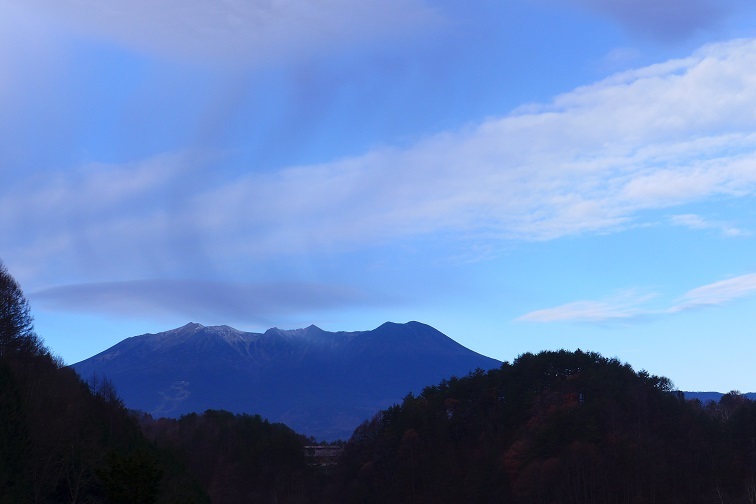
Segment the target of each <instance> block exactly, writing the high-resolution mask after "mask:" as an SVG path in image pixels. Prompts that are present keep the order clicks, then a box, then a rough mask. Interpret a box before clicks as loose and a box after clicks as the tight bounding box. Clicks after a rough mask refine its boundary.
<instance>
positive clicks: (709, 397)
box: [683, 392, 756, 404]
mask: <svg viewBox="0 0 756 504" xmlns="http://www.w3.org/2000/svg"><path fill="white" fill-rule="evenodd" d="M683 394H684V395H685V399H687V400H691V399H698V400H699V401H701V402H702V403H704V404H706V403H707V402H709V401H714V402H715V403H718V402H719V400H720V399H722V397H723V396H724V395H725V394H724V393H723V392H683ZM743 395H744V396H745V397H746V398H748V399H750V400H751V401H756V392H748V393H745V394H743Z"/></svg>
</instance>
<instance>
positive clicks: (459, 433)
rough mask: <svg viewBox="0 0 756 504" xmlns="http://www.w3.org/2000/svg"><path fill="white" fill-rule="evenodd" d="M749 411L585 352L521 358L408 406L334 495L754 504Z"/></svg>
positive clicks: (753, 432) (345, 471) (377, 423)
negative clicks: (688, 393)
mask: <svg viewBox="0 0 756 504" xmlns="http://www.w3.org/2000/svg"><path fill="white" fill-rule="evenodd" d="M755 476H756V403H752V402H750V401H748V400H747V399H745V398H744V397H742V396H740V395H738V394H737V393H730V394H727V395H725V397H723V399H722V400H721V401H720V403H719V404H718V405H715V404H712V405H710V406H709V407H704V406H702V405H701V403H700V402H698V401H690V402H686V401H685V400H684V399H683V397H682V394H681V393H680V392H676V391H674V390H673V389H672V386H671V383H670V381H669V380H668V379H666V378H661V377H657V376H651V375H649V374H648V373H645V372H639V373H636V372H634V371H633V370H632V368H631V367H630V366H629V365H627V364H622V363H620V362H619V361H617V360H615V359H606V358H604V357H601V356H600V355H598V354H595V353H586V352H581V351H577V352H574V353H573V352H567V351H559V352H543V353H540V354H538V355H533V354H525V355H522V356H520V357H519V358H518V359H517V360H515V361H514V362H513V363H512V364H509V363H505V364H504V365H503V366H502V367H501V368H500V369H497V370H492V371H489V372H482V371H479V372H476V373H473V374H471V375H469V376H467V377H464V378H460V379H451V380H448V381H444V382H442V383H440V384H439V385H437V386H431V387H427V388H426V389H425V390H423V392H422V393H421V394H420V395H418V396H416V397H415V396H412V395H409V396H407V397H406V398H405V399H404V401H403V402H402V404H400V405H397V406H394V407H392V408H389V409H387V410H385V411H383V412H382V413H380V414H379V415H376V416H375V417H374V418H373V419H372V420H370V421H368V422H365V423H364V424H363V425H361V426H360V427H359V428H358V429H357V430H356V431H355V433H354V436H353V437H352V439H351V440H350V441H349V443H348V444H347V447H346V451H345V455H344V457H343V460H342V465H341V473H340V476H339V481H338V483H337V484H336V486H335V487H334V488H333V490H332V492H333V493H332V495H334V496H339V497H338V500H340V501H341V502H361V503H385V502H395V503H400V502H412V503H459V502H482V503H486V502H491V503H493V502H497V503H499V502H511V503H523V504H524V503H533V504H536V503H544V504H546V503H554V504H557V503H563V504H573V503H574V504H590V503H597V504H612V503H617V504H619V503H681V504H682V503H688V504H689V503H708V502H711V503H714V502H717V503H728V502H729V503H741V502H742V503H746V502H748V503H752V502H755V501H756V484H755V479H754V477H755Z"/></svg>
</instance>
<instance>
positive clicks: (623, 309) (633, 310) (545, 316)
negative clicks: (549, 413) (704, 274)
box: [516, 273, 756, 323]
mask: <svg viewBox="0 0 756 504" xmlns="http://www.w3.org/2000/svg"><path fill="white" fill-rule="evenodd" d="M753 295H756V273H749V274H746V275H741V276H738V277H734V278H729V279H727V280H722V281H719V282H714V283H711V284H707V285H703V286H701V287H697V288H695V289H692V290H689V291H688V292H686V293H685V294H683V295H682V296H681V297H680V298H679V300H678V301H677V302H676V303H675V304H673V305H672V306H669V307H668V308H665V309H651V308H648V307H647V303H648V301H650V300H651V299H653V298H654V297H656V296H655V295H654V294H645V295H641V294H638V293H636V292H635V291H625V292H622V293H620V294H618V295H615V296H612V297H610V298H608V299H604V300H599V301H575V302H571V303H566V304H563V305H560V306H556V307H554V308H546V309H543V310H535V311H532V312H529V313H526V314H525V315H522V316H520V317H518V318H517V319H516V320H517V321H521V322H541V323H550V322H586V323H605V322H617V321H625V322H631V321H638V320H644V319H648V318H650V317H660V316H671V315H673V314H676V313H680V312H684V311H688V310H694V309H699V308H706V307H714V306H719V305H724V304H727V303H730V302H732V301H735V300H737V299H741V298H745V297H750V296H753Z"/></svg>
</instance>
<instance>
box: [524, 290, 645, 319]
mask: <svg viewBox="0 0 756 504" xmlns="http://www.w3.org/2000/svg"><path fill="white" fill-rule="evenodd" d="M654 297H656V295H655V294H639V293H637V292H634V291H626V292H622V293H619V294H616V295H614V296H612V297H610V298H608V299H603V300H600V301H575V302H572V303H566V304H563V305H560V306H556V307H554V308H547V309H544V310H536V311H532V312H530V313H526V314H525V315H522V316H521V317H518V318H517V319H516V320H517V321H521V322H588V323H594V322H608V321H629V320H631V319H634V318H636V317H638V316H640V315H642V314H647V313H648V310H646V309H644V308H643V307H644V306H645V305H646V304H647V303H648V301H650V300H651V299H653V298H654Z"/></svg>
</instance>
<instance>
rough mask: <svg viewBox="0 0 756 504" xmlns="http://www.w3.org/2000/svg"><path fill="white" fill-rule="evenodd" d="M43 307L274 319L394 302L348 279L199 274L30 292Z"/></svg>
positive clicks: (241, 319) (251, 320) (213, 319)
mask: <svg viewBox="0 0 756 504" xmlns="http://www.w3.org/2000/svg"><path fill="white" fill-rule="evenodd" d="M30 298H31V299H32V300H33V301H34V302H35V304H38V305H39V306H41V307H42V308H45V309H48V310H64V311H73V312H91V313H100V314H106V315H115V316H120V317H127V316H134V315H139V316H143V317H145V316H146V317H153V318H161V317H170V316H181V317H184V318H187V317H188V318H192V317H193V318H195V319H196V318H199V319H203V320H206V321H209V322H223V321H234V322H244V323H271V322H273V321H275V318H276V317H282V316H286V315H292V314H297V315H298V314H301V313H307V312H309V311H313V310H332V309H337V308H344V307H349V306H355V305H377V304H387V303H390V302H392V301H391V300H389V299H388V298H386V297H377V296H374V295H370V294H369V293H366V292H363V291H361V290H359V289H356V288H354V287H349V286H345V285H333V284H319V283H304V282H288V283H287V282H276V283H258V284H249V283H247V284H242V283H236V282H222V281H197V280H167V279H153V280H131V281H120V282H98V283H89V284H72V285H61V286H56V287H50V288H47V289H42V290H39V291H36V292H32V293H31V294H30Z"/></svg>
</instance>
